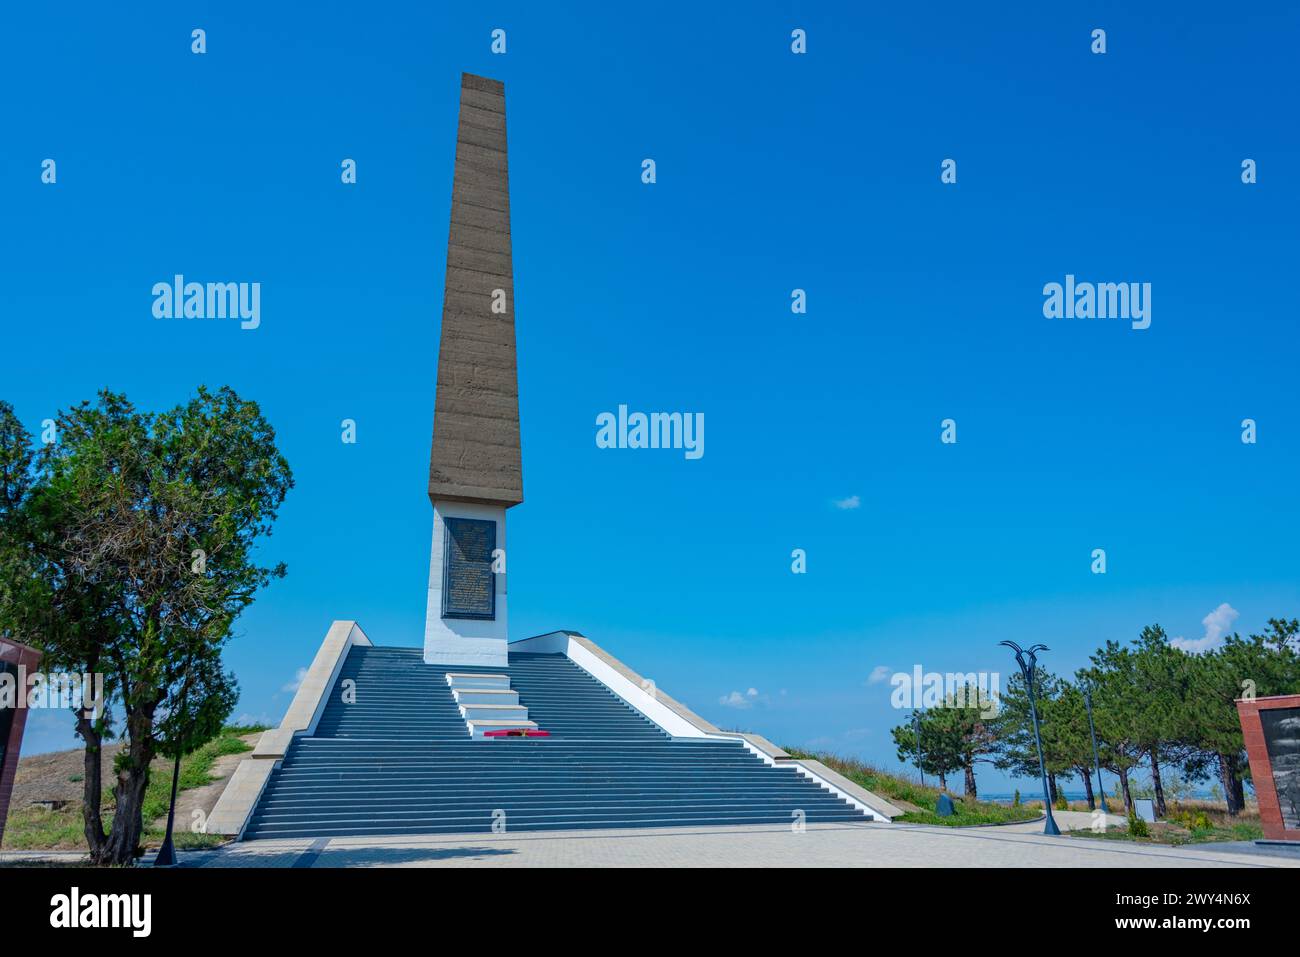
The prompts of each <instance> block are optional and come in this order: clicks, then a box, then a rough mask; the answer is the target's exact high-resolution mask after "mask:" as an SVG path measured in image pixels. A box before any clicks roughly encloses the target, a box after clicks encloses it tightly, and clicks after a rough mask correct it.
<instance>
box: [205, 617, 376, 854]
mask: <svg viewBox="0 0 1300 957" xmlns="http://www.w3.org/2000/svg"><path fill="white" fill-rule="evenodd" d="M353 645H364V646H369V645H370V639H369V638H367V637H366V633H365V632H364V631H362V630H361V626H360V625H358V624H357V623H356V622H355V621H336V622H334V623H333V624H332V625H330V629H329V631H327V632H326V633H325V640H324V641H322V642H321V645H320V650H319V651H317V652H316V657H315V658H313V659H312V663H311V667H310V668H308V669H307V674H306V675H304V676H303V679H302V683H301V684H299V685H298V691H297V693H295V694H294V696H293V701H291V702H290V703H289V708H288V710H287V711H285V713H284V720H283V721H281V722H280V726H279V727H278V728H271V729H270V730H268V731H264V732H263V733H262V737H261V738H259V739H258V742H257V746H256V747H255V748H253V753H252V756H251V757H247V758H245V759H244V760H243V761H240V762H239V765H238V766H237V767H236V768H235V773H234V774H233V775H231V777H230V780H229V781H227V782H226V787H225V789H224V790H222V792H221V796H220V797H219V798H217V803H216V805H215V806H214V807H213V808H212V813H211V814H210V815H208V826H207V828H206V830H207V833H209V834H233V835H235V838H236V840H238V839H239V838H242V837H243V836H244V829H245V828H247V827H248V819H249V818H250V817H252V814H253V808H255V807H256V806H257V802H258V800H259V799H260V798H261V796H262V791H263V790H265V789H266V782H267V781H268V780H270V777H271V771H273V770H274V769H275V768H277V767H279V766H280V762H281V761H282V760H283V759H284V756H285V754H286V753H287V752H288V750H289V745H291V744H292V743H293V739H294V738H295V737H296V736H297V735H300V734H302V735H308V736H310V735H312V734H315V732H316V726H317V725H318V724H319V723H320V718H321V715H322V714H323V713H324V712H325V705H326V704H328V703H329V694H330V690H331V689H332V688H333V687H334V683H335V682H336V681H338V677H339V672H340V671H342V670H343V662H344V661H346V660H347V657H348V652H349V651H351V650H352V647H353Z"/></svg>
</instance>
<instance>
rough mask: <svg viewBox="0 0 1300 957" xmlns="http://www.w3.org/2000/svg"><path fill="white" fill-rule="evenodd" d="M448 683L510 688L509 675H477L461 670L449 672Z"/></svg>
mask: <svg viewBox="0 0 1300 957" xmlns="http://www.w3.org/2000/svg"><path fill="white" fill-rule="evenodd" d="M447 684H449V685H451V686H452V688H453V689H455V688H500V689H502V690H503V691H505V690H509V688H510V676H509V675H475V674H463V673H459V672H453V671H449V672H447Z"/></svg>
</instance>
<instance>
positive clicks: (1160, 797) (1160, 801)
mask: <svg viewBox="0 0 1300 957" xmlns="http://www.w3.org/2000/svg"><path fill="white" fill-rule="evenodd" d="M1151 785H1152V787H1153V788H1155V792H1156V794H1155V797H1156V817H1165V816H1167V815H1168V813H1169V808H1167V807H1166V806H1165V786H1164V784H1162V783H1161V781H1160V756H1159V748H1157V747H1156V746H1155V745H1154V744H1153V745H1152V746H1151Z"/></svg>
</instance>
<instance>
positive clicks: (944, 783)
mask: <svg viewBox="0 0 1300 957" xmlns="http://www.w3.org/2000/svg"><path fill="white" fill-rule="evenodd" d="M939 790H940V791H946V790H948V776H947V775H946V774H944V773H943V772H942V771H940V772H939Z"/></svg>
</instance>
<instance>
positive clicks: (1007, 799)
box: [953, 782, 1250, 804]
mask: <svg viewBox="0 0 1300 957" xmlns="http://www.w3.org/2000/svg"><path fill="white" fill-rule="evenodd" d="M953 790H954V793H957V794H960V793H961V783H960V782H958V786H957V787H956V788H955V789H953ZM1057 790H1058V791H1060V792H1062V793H1063V794H1064V795H1065V797H1066V800H1069V801H1086V800H1087V799H1088V796H1087V795H1086V794H1084V793H1083V791H1082V789H1080V790H1078V791H1072V790H1070V789H1069V788H1062V787H1058V788H1057ZM1246 790H1247V791H1248V792H1249V791H1250V788H1249V786H1247V788H1246ZM1166 796H1167V795H1166ZM1015 797H1016V796H1015V794H1014V793H1013V792H1002V791H990V792H988V793H987V794H985V793H984V792H983V791H981V792H980V800H981V801H992V802H993V803H994V804H1010V803H1011V802H1012V801H1014V800H1015ZM1106 797H1107V799H1108V800H1109V799H1112V798H1113V792H1112V791H1111V790H1110V789H1109V788H1107V790H1106ZM1191 797H1192V799H1193V800H1196V801H1213V800H1215V797H1214V795H1213V794H1212V793H1211V792H1210V791H1209V789H1208V788H1207V789H1205V790H1197V791H1193V792H1192V793H1191ZM1020 800H1021V801H1022V802H1024V801H1035V800H1036V801H1040V802H1041V801H1042V800H1043V794H1042V791H1041V790H1039V789H1030V788H1023V789H1021V791H1020ZM1219 800H1222V798H1219Z"/></svg>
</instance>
